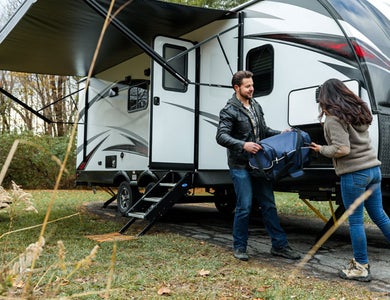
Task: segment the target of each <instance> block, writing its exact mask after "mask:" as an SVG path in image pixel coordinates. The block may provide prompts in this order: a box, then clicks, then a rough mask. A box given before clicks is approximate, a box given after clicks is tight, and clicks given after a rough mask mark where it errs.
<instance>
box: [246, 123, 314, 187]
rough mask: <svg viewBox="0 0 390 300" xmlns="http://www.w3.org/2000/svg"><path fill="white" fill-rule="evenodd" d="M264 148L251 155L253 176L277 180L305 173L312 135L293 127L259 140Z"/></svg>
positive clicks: (250, 164) (308, 160) (250, 161)
mask: <svg viewBox="0 0 390 300" xmlns="http://www.w3.org/2000/svg"><path fill="white" fill-rule="evenodd" d="M258 143H259V144H260V145H261V147H262V148H263V149H262V150H260V151H259V152H257V153H256V154H252V155H250V158H249V167H250V173H251V175H252V176H255V177H261V178H265V179H267V180H272V181H274V182H277V181H278V180H280V179H281V178H283V177H286V176H291V177H299V176H302V175H303V167H304V166H307V165H308V164H309V163H310V148H309V145H310V143H311V139H310V136H309V134H308V133H307V132H305V131H302V130H299V129H292V130H291V131H287V132H284V133H281V134H278V135H274V136H271V137H269V138H266V139H263V140H261V141H259V142H258Z"/></svg>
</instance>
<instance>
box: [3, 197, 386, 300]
mask: <svg viewBox="0 0 390 300" xmlns="http://www.w3.org/2000/svg"><path fill="white" fill-rule="evenodd" d="M29 192H31V194H32V195H33V199H34V203H35V206H36V208H37V209H38V214H36V213H33V212H25V211H23V210H22V207H18V208H17V209H16V213H15V217H14V218H13V219H12V220H10V218H9V216H8V215H7V214H6V213H5V212H4V211H0V235H2V237H1V238H0V259H1V265H2V267H1V275H0V295H2V296H1V297H3V298H4V299H12V298H13V297H14V298H15V299H16V298H17V299H20V298H26V299H27V298H29V299H104V298H107V299H161V298H162V297H164V296H168V297H169V299H374V298H376V297H379V295H375V294H374V293H370V292H369V291H368V290H367V289H365V288H364V287H362V286H358V285H353V284H352V283H350V282H345V281H342V282H340V281H338V280H337V278H335V280H332V281H329V280H327V281H323V280H319V279H317V278H313V277H308V276H307V275H305V274H301V273H299V272H297V274H296V276H294V278H292V279H291V278H289V274H291V273H292V272H295V270H293V269H292V268H293V267H294V266H291V265H287V264H286V265H284V266H283V267H280V266H279V267H276V266H273V265H271V264H269V263H266V262H261V261H255V262H251V263H250V264H243V263H242V262H239V261H237V260H236V259H234V258H233V257H232V255H231V253H230V252H228V250H226V249H224V248H220V247H218V246H215V245H211V244H208V243H206V242H203V241H201V240H195V239H192V238H187V237H183V236H180V235H178V234H174V233H170V232H165V231H158V230H152V231H151V232H150V233H148V234H146V235H144V236H142V237H141V238H137V239H133V240H128V241H118V242H101V243H99V242H96V241H94V240H91V239H89V238H86V236H87V235H98V234H103V233H111V232H117V231H118V230H119V228H120V226H121V225H122V223H118V222H116V221H115V220H112V221H107V220H102V219H100V218H98V217H96V216H94V215H91V214H89V213H87V212H86V211H85V209H82V207H83V204H84V203H87V202H91V201H99V202H101V203H102V204H103V202H104V201H105V200H106V199H108V198H109V195H108V194H106V193H104V192H97V193H96V194H93V193H92V192H91V191H83V190H74V191H58V192H57V193H56V196H55V197H54V198H53V199H54V203H53V207H52V210H51V214H50V218H49V221H51V223H49V224H47V227H46V230H45V232H44V238H45V245H44V247H43V251H42V253H41V255H40V256H39V258H38V259H37V260H36V263H35V267H34V269H33V270H32V272H31V273H26V274H22V276H21V277H19V278H16V277H15V276H16V275H15V276H14V277H11V276H10V275H9V274H10V269H11V268H12V266H13V265H14V263H15V262H16V261H17V260H18V257H19V255H20V254H22V253H23V252H24V251H25V249H26V247H28V245H29V244H31V243H35V242H37V241H38V238H39V235H40V232H41V228H42V227H40V226H39V227H36V228H32V226H35V225H39V224H42V222H43V220H44V217H45V213H46V209H47V207H48V205H49V203H50V199H51V198H52V197H53V192H52V191H29ZM290 197H291V198H290ZM277 202H278V207H279V211H280V212H281V213H288V214H295V213H296V214H300V215H310V216H313V217H314V214H313V212H311V211H310V210H308V209H307V208H306V206H305V205H304V204H303V203H302V202H301V201H300V200H299V199H297V197H296V196H294V195H290V194H281V193H277ZM302 204H303V205H302ZM321 205H325V204H324V203H322V204H321ZM326 205H328V204H327V203H326ZM321 209H322V208H321ZM323 209H324V213H326V212H328V211H329V209H328V207H327V206H326V207H324V208H323ZM73 214H76V215H74V216H72V217H69V218H66V217H67V216H71V215H73ZM58 219H59V220H58ZM55 220H58V221H55ZM52 221H55V222H52ZM24 229H25V230H24ZM18 230H21V231H18ZM12 231H13V233H12ZM7 233H9V234H7ZM131 233H132V232H131V230H129V231H128V232H127V234H131ZM58 241H62V243H63V245H64V248H65V249H64V253H61V252H60V251H59V246H58ZM96 245H98V246H99V249H98V251H97V253H96V257H94V258H93V259H91V261H89V260H88V259H85V258H88V256H89V255H90V253H91V251H92V249H93V248H94V247H95V246H96ZM7 274H8V276H7ZM17 275H20V274H17ZM19 279H21V280H20V281H19V284H20V286H19V287H12V286H11V285H12V283H13V284H15V283H17V282H18V280H19ZM26 287H27V288H26ZM330 287H331V288H330ZM1 297H0V299H1Z"/></svg>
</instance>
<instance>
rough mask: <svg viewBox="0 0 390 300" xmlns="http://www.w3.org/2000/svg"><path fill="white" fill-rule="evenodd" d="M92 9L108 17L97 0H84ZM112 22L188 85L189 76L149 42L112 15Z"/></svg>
mask: <svg viewBox="0 0 390 300" xmlns="http://www.w3.org/2000/svg"><path fill="white" fill-rule="evenodd" d="M84 1H85V2H86V3H87V4H88V5H89V6H90V7H91V8H92V9H94V10H95V11H96V12H97V13H98V14H100V15H101V16H102V17H104V18H105V17H106V16H107V13H108V11H107V10H106V9H104V7H102V6H101V5H100V4H99V3H97V2H96V1H95V0H84ZM110 20H111V23H112V24H113V25H114V26H115V27H116V28H117V29H118V30H119V31H120V32H122V33H123V34H124V35H125V36H126V37H127V38H129V39H130V40H131V41H132V42H134V43H135V44H136V45H137V46H138V47H140V48H141V49H142V50H143V51H144V52H145V53H146V54H147V55H149V56H150V57H151V58H152V59H153V60H154V61H156V62H157V63H158V64H159V65H160V66H161V67H162V68H163V69H165V70H167V72H169V73H170V74H171V75H172V76H173V77H175V78H176V79H177V80H179V81H180V82H182V83H184V84H186V85H188V84H189V83H190V81H189V80H188V78H185V77H183V76H182V75H181V74H179V73H178V72H176V71H175V69H174V68H172V67H171V66H170V65H169V64H168V63H167V62H166V60H165V59H164V58H163V57H162V56H160V55H159V54H158V53H157V52H156V51H154V50H153V48H151V47H150V46H149V45H148V44H146V43H145V42H144V41H143V40H142V39H141V38H140V37H139V36H137V35H136V34H135V33H134V32H132V31H131V30H130V29H129V28H127V27H126V26H125V25H123V24H122V22H120V21H119V20H118V19H117V18H115V17H114V18H112V16H110Z"/></svg>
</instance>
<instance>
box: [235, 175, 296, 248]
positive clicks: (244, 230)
mask: <svg viewBox="0 0 390 300" xmlns="http://www.w3.org/2000/svg"><path fill="white" fill-rule="evenodd" d="M230 176H231V177H232V180H233V184H234V190H235V192H236V199H237V204H236V212H235V215H234V223H233V247H234V249H244V250H246V247H247V244H248V226H249V215H250V212H251V209H252V198H255V199H256V200H257V201H258V203H259V205H260V208H261V213H262V217H263V223H264V226H265V229H266V230H267V233H268V234H269V236H270V237H271V243H272V247H273V248H276V249H282V248H284V247H286V246H288V242H287V238H286V234H285V232H284V230H283V229H282V227H281V226H280V223H279V217H278V213H277V210H276V205H275V198H274V192H273V187H272V183H271V182H269V181H266V180H262V179H257V178H253V177H251V176H250V175H249V173H248V171H247V170H245V169H230ZM253 196H254V197H253Z"/></svg>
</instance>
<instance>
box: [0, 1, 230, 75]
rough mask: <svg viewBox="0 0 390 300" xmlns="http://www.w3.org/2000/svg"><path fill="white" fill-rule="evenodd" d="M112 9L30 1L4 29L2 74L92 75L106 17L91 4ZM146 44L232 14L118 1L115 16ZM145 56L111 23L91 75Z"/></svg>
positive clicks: (0, 42) (106, 4) (0, 58)
mask: <svg viewBox="0 0 390 300" xmlns="http://www.w3.org/2000/svg"><path fill="white" fill-rule="evenodd" d="M87 2H88V3H90V4H91V3H96V4H97V5H98V6H101V7H103V8H104V9H105V10H108V8H109V6H110V3H111V1H110V0H86V1H83V0H61V1H59V0H37V1H35V0H26V1H25V2H24V4H23V5H22V6H21V8H20V9H19V10H18V11H17V12H16V13H15V14H14V15H13V17H12V18H11V19H10V21H9V22H8V23H7V24H6V25H5V26H4V28H3V29H2V30H1V31H0V70H8V71H18V72H27V73H40V74H55V75H77V76H85V75H87V74H88V70H89V67H90V65H91V62H92V59H93V55H94V52H95V49H96V46H97V43H98V40H99V36H100V32H101V30H102V27H103V24H104V17H103V16H102V15H100V14H98V13H97V12H96V10H95V9H93V8H92V7H91V5H90V4H88V3H87ZM127 2H129V4H128V5H127V6H126V7H125V8H124V9H123V10H122V11H121V12H120V13H119V14H118V15H117V16H116V18H117V20H118V21H119V22H121V23H122V24H123V25H124V26H125V27H126V28H128V29H129V30H130V31H131V32H133V33H134V34H135V35H136V36H137V37H139V38H140V39H141V40H142V41H143V42H145V43H146V44H147V45H151V43H152V40H153V38H154V37H155V36H156V35H167V36H172V37H179V36H181V35H183V34H185V33H187V32H190V31H192V30H195V29H196V28H199V27H201V26H203V25H205V24H207V23H209V22H212V21H214V20H217V19H219V18H223V17H224V16H225V15H226V14H228V11H224V10H215V9H208V8H200V7H191V6H185V5H179V4H173V3H167V2H161V1H156V0H133V1H131V0H130V1H128V0H116V1H115V6H114V9H113V12H115V11H116V10H117V9H118V8H119V7H121V6H122V5H123V4H125V3H127ZM140 53H142V50H141V48H140V47H139V46H137V44H136V43H135V42H134V41H132V40H131V39H130V38H129V37H127V36H125V35H124V34H123V33H121V31H120V30H118V29H117V28H116V27H114V26H113V25H112V24H111V25H110V26H109V27H108V29H107V31H106V33H105V35H104V40H103V43H102V46H101V48H100V50H99V54H98V57H97V60H96V63H95V67H94V71H93V73H94V74H96V73H99V72H101V71H104V70H106V69H108V68H110V67H112V66H114V65H116V64H118V63H121V62H123V61H125V60H127V59H129V58H131V57H134V56H136V55H138V54H140Z"/></svg>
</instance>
